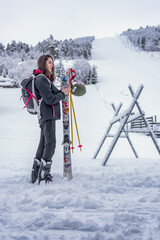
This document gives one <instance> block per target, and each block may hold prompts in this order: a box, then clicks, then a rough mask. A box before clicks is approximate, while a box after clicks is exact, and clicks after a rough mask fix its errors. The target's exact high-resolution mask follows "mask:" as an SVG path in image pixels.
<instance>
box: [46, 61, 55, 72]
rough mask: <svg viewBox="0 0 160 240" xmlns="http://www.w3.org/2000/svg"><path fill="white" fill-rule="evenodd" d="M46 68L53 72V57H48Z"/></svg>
mask: <svg viewBox="0 0 160 240" xmlns="http://www.w3.org/2000/svg"><path fill="white" fill-rule="evenodd" d="M46 69H47V70H48V72H49V73H50V74H52V71H53V60H52V58H48V59H47V61H46Z"/></svg>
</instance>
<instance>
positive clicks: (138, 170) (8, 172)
mask: <svg viewBox="0 0 160 240" xmlns="http://www.w3.org/2000/svg"><path fill="white" fill-rule="evenodd" d="M93 50H94V52H93V60H92V62H94V63H95V64H96V65H97V66H98V75H99V83H98V84H97V85H96V86H87V94H86V95H85V96H83V97H82V98H76V97H74V99H73V100H74V105H75V110H76V116H77V122H78V127H79V132H80V138H81V141H82V145H83V151H82V153H81V152H79V151H78V149H77V148H76V149H75V152H74V154H73V155H72V163H73V180H72V181H66V180H64V179H63V178H62V153H63V152H62V151H63V149H62V146H61V143H62V123H61V121H58V122H57V149H56V153H55V156H54V159H53V161H54V162H53V167H52V173H53V177H54V181H53V183H51V184H48V185H45V184H44V183H42V184H41V185H40V186H38V185H37V184H34V185H32V184H30V172H31V166H32V161H33V157H34V153H35V150H36V147H37V144H38V140H39V127H38V124H37V119H36V117H35V116H31V115H29V114H28V113H26V111H25V110H22V108H23V104H22V103H21V102H20V101H19V98H20V90H19V89H0V113H1V114H0V123H1V124H0V146H1V151H0V196H1V197H0V240H1V239H3V240H14V239H16V240H32V239H33V240H58V239H61V240H72V239H73V240H75V239H76V240H158V239H160V237H159V236H160V210H159V209H160V173H159V172H160V171H159V170H160V159H159V156H158V153H157V152H156V149H155V147H154V145H153V143H152V141H151V140H150V138H149V137H146V136H144V135H140V134H138V135H136V134H135V135H134V134H133V135H132V140H133V144H134V146H135V147H136V150H137V151H138V153H139V155H140V156H141V158H139V159H135V158H133V153H132V151H131V150H130V148H129V146H128V143H127V141H126V140H119V141H118V143H117V146H116V148H115V150H114V151H113V153H112V155H111V158H110V159H109V161H108V163H107V165H106V166H105V167H103V166H102V165H101V164H102V159H103V157H104V154H105V153H106V149H107V146H108V145H107V144H108V142H107V143H106V144H104V147H103V148H102V150H101V152H100V154H99V155H98V158H97V159H96V160H93V159H92V156H93V153H94V151H95V150H96V147H97V145H98V144H99V142H100V140H101V137H102V136H103V134H104V131H105V129H106V127H107V123H108V121H110V120H111V117H112V116H113V111H112V109H111V107H110V102H112V101H114V102H115V103H120V102H121V101H122V102H124V105H126V106H128V104H129V103H130V101H131V99H132V98H131V97H130V93H129V91H128V90H127V86H128V84H129V83H131V84H132V85H133V87H134V88H135V90H136V88H137V87H138V86H139V84H140V83H141V81H140V80H142V82H143V84H144V86H145V87H144V90H143V92H142V94H143V96H142V97H141V96H140V99H139V102H140V104H142V106H143V107H142V109H143V108H144V110H145V111H147V113H149V114H152V112H154V114H157V115H158V113H159V112H158V107H157V105H158V104H157V105H156V104H155V105H154V104H153V102H154V99H157V100H158V99H159V95H157V91H158V87H159V80H158V74H159V76H160V72H159V70H157V66H158V63H159V58H158V56H157V55H155V56H153V58H151V57H150V55H149V54H146V53H140V54H139V53H138V52H135V51H131V50H130V49H128V48H125V47H124V45H123V44H122V43H121V41H120V40H119V39H118V38H106V39H99V40H95V42H94V49H93ZM117 69H118V70H117ZM124 69H125V72H124ZM128 79H129V80H130V81H129V80H128ZM135 79H136V81H135V82H134V80H135ZM151 80H152V82H153V83H154V86H153V87H152V88H150V83H151ZM145 81H146V82H145ZM97 89H98V91H97ZM152 89H153V90H154V92H152V91H151V90H152ZM147 94H149V96H150V99H149V98H148V96H147ZM4 99H5V101H4ZM152 100H153V102H152ZM151 105H152V108H151V109H150V106H151ZM75 135H76V134H75ZM125 141H126V142H125ZM158 141H159V140H158ZM74 145H75V146H76V145H78V143H77V138H76V136H75V137H74Z"/></svg>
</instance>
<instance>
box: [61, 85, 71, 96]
mask: <svg viewBox="0 0 160 240" xmlns="http://www.w3.org/2000/svg"><path fill="white" fill-rule="evenodd" d="M61 91H62V92H63V93H64V94H65V95H68V94H69V92H70V88H69V87H67V88H62V89H61Z"/></svg>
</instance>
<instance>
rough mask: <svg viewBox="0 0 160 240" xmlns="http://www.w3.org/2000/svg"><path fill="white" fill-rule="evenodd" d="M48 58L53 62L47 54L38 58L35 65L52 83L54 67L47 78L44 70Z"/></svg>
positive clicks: (46, 72)
mask: <svg viewBox="0 0 160 240" xmlns="http://www.w3.org/2000/svg"><path fill="white" fill-rule="evenodd" d="M48 58H51V59H52V60H53V58H52V57H51V56H50V55H49V54H47V55H42V56H40V58H39V59H38V62H37V65H38V68H39V69H40V70H41V71H42V72H43V74H44V75H46V76H47V77H48V78H49V79H50V81H51V82H53V81H54V80H55V72H54V65H53V69H52V74H51V76H49V74H48V71H47V69H46V61H47V60H48Z"/></svg>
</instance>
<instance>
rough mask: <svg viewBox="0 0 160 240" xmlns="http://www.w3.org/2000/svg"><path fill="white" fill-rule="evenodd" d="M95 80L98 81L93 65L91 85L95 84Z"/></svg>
mask: <svg viewBox="0 0 160 240" xmlns="http://www.w3.org/2000/svg"><path fill="white" fill-rule="evenodd" d="M97 80H98V75H97V70H96V66H95V65H93V68H92V84H96V83H97Z"/></svg>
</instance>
